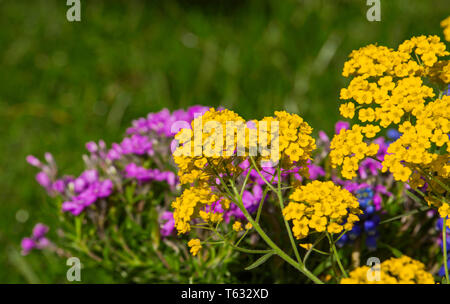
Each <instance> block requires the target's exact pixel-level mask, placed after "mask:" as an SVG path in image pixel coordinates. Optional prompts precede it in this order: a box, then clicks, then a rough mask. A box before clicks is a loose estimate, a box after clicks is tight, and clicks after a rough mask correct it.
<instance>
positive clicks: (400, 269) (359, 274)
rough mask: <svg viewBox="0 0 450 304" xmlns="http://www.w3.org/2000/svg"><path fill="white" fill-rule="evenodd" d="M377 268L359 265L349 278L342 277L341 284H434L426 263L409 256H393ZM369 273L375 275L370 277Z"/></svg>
mask: <svg viewBox="0 0 450 304" xmlns="http://www.w3.org/2000/svg"><path fill="white" fill-rule="evenodd" d="M375 267H379V273H378V274H377V273H376V272H377V270H376V269H373V270H371V268H369V267H368V266H362V267H358V268H356V269H355V270H353V271H352V272H350V277H349V278H343V279H341V284H434V279H433V276H432V275H431V273H429V272H427V271H426V270H425V265H424V264H423V263H421V262H419V261H416V260H413V259H411V258H410V257H408V256H405V255H404V256H402V257H400V258H391V259H389V260H387V261H384V262H383V263H381V264H380V265H379V266H375ZM368 273H371V274H373V277H371V278H370V279H369V278H368Z"/></svg>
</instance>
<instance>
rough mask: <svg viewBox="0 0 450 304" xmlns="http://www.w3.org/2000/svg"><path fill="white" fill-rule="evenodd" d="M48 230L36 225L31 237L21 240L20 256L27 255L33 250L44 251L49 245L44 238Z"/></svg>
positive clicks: (42, 225) (39, 224)
mask: <svg viewBox="0 0 450 304" xmlns="http://www.w3.org/2000/svg"><path fill="white" fill-rule="evenodd" d="M48 231H49V228H48V227H47V226H46V225H44V224H41V223H37V224H36V225H35V226H34V228H33V232H32V235H31V237H26V238H23V239H22V241H21V243H20V245H21V247H22V255H27V254H28V253H30V251H32V250H33V249H39V250H40V249H44V248H45V247H48V246H49V245H50V241H49V240H48V239H47V238H46V237H45V235H46V234H47V232H48Z"/></svg>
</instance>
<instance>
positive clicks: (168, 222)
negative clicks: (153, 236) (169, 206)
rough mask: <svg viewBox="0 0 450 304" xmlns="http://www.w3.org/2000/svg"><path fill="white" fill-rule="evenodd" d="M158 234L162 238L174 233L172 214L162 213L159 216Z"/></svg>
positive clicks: (168, 212)
mask: <svg viewBox="0 0 450 304" xmlns="http://www.w3.org/2000/svg"><path fill="white" fill-rule="evenodd" d="M159 222H160V227H159V229H160V233H161V235H162V236H163V237H167V236H169V235H172V234H173V232H174V231H175V219H174V218H173V212H170V211H164V212H162V213H161V215H160V216H159Z"/></svg>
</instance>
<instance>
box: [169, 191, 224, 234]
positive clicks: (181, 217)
mask: <svg viewBox="0 0 450 304" xmlns="http://www.w3.org/2000/svg"><path fill="white" fill-rule="evenodd" d="M217 200H218V196H217V195H215V194H213V193H212V192H211V189H210V188H209V187H191V188H188V189H185V190H184V191H183V193H182V194H181V196H179V197H177V198H176V200H175V201H174V202H172V208H173V209H174V213H173V218H174V220H175V228H176V229H177V231H178V234H180V233H186V232H189V231H190V230H191V226H190V221H191V220H192V219H194V218H196V217H198V216H200V217H201V218H203V219H204V220H205V221H208V220H210V221H211V222H219V221H221V220H222V214H220V213H214V212H213V211H211V210H210V212H206V211H205V210H208V209H211V204H212V203H214V202H216V201H217ZM221 204H222V202H221ZM224 205H226V204H223V205H222V206H223V207H224Z"/></svg>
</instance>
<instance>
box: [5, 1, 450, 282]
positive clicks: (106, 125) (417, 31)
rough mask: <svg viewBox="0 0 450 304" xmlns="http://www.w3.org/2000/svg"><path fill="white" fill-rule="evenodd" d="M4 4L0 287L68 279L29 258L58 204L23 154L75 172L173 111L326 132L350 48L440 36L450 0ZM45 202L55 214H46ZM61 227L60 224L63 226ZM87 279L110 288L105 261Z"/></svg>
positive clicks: (42, 260)
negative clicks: (295, 121)
mask: <svg viewBox="0 0 450 304" xmlns="http://www.w3.org/2000/svg"><path fill="white" fill-rule="evenodd" d="M368 8H369V7H368V6H367V5H366V1H365V0H347V1H344V0H341V1H339V0H333V1H325V0H283V1H275V0H273V1H268V0H258V1H251V0H240V1H238V0H224V1H219V0H196V1H183V0H179V1H169V0H166V1H131V0H126V1H125V0H123V1H92V0H81V22H68V21H67V19H66V11H67V9H68V6H66V1H56V0H41V1H29V0H22V1H20V0H14V1H11V0H10V1H6V0H0V134H1V139H2V140H1V141H0V164H1V165H0V168H1V170H0V190H1V191H0V283H27V282H29V283H57V282H66V281H65V275H66V270H67V266H66V265H65V264H63V263H62V260H60V259H57V258H56V257H54V256H52V255H50V254H42V253H39V252H33V253H32V254H30V255H29V256H27V257H22V256H21V254H20V239H21V238H22V237H24V236H28V235H29V234H30V233H31V229H32V227H33V225H34V224H35V223H36V222H38V221H39V222H44V223H46V224H49V225H50V226H51V224H52V222H53V221H55V215H52V214H46V213H45V210H46V208H43V207H44V206H45V205H46V204H48V203H49V202H48V198H47V196H46V194H45V191H44V190H43V189H41V187H40V186H39V185H38V184H37V182H36V181H35V179H34V175H35V173H36V171H35V170H34V169H33V168H31V167H30V166H29V165H28V164H27V163H26V162H25V157H26V155H28V154H33V155H36V156H38V157H39V158H42V157H43V154H44V153H45V152H47V151H49V152H52V153H53V155H54V157H55V159H56V161H57V163H58V164H59V166H60V169H61V171H64V172H65V173H70V174H78V173H80V171H81V169H82V159H81V155H82V153H84V152H85V147H84V144H85V143H86V142H87V141H90V140H98V139H104V140H105V141H106V142H107V143H108V144H110V143H111V142H115V141H119V140H120V139H121V137H122V135H123V133H124V131H125V129H126V127H127V126H128V125H130V123H131V120H132V119H135V118H138V117H142V116H145V115H146V114H147V113H148V112H152V111H159V110H161V109H162V108H165V107H167V108H169V109H172V110H173V109H177V108H185V107H187V106H189V105H194V104H202V105H210V106H219V105H222V106H225V107H227V108H230V109H232V110H234V111H236V112H238V113H239V114H240V115H241V116H243V117H244V118H247V119H249V118H262V117H263V116H265V115H270V114H272V113H273V111H274V110H282V109H284V110H287V111H291V112H296V113H298V114H300V115H301V116H302V117H304V118H305V119H306V120H307V121H308V122H309V123H310V124H311V126H312V127H313V128H314V129H315V131H316V132H317V131H318V130H325V131H327V132H331V131H332V130H333V126H334V123H335V122H336V121H337V120H338V107H337V101H338V95H339V89H340V88H341V87H342V86H344V85H345V84H346V79H344V78H343V77H342V76H341V71H342V67H343V64H344V62H345V60H346V57H347V56H348V54H349V53H350V52H351V51H352V50H353V49H356V48H360V47H362V46H365V45H367V44H370V43H378V44H380V45H386V46H389V47H396V46H397V45H398V44H399V43H400V42H402V41H403V40H405V39H407V38H409V37H411V36H413V35H421V34H437V35H440V36H441V37H442V35H441V29H440V27H439V22H440V21H441V20H442V19H444V18H445V17H446V16H448V15H449V14H450V4H449V2H448V0H435V1H423V0H389V1H387V0H381V22H369V21H367V19H366V11H367V9H368ZM47 209H48V208H47ZM53 233H54V231H53ZM82 280H83V282H85V283H94V282H110V278H108V277H107V276H106V275H105V274H103V273H101V271H99V270H98V269H96V270H89V269H88V270H87V271H86V272H83V278H82Z"/></svg>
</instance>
